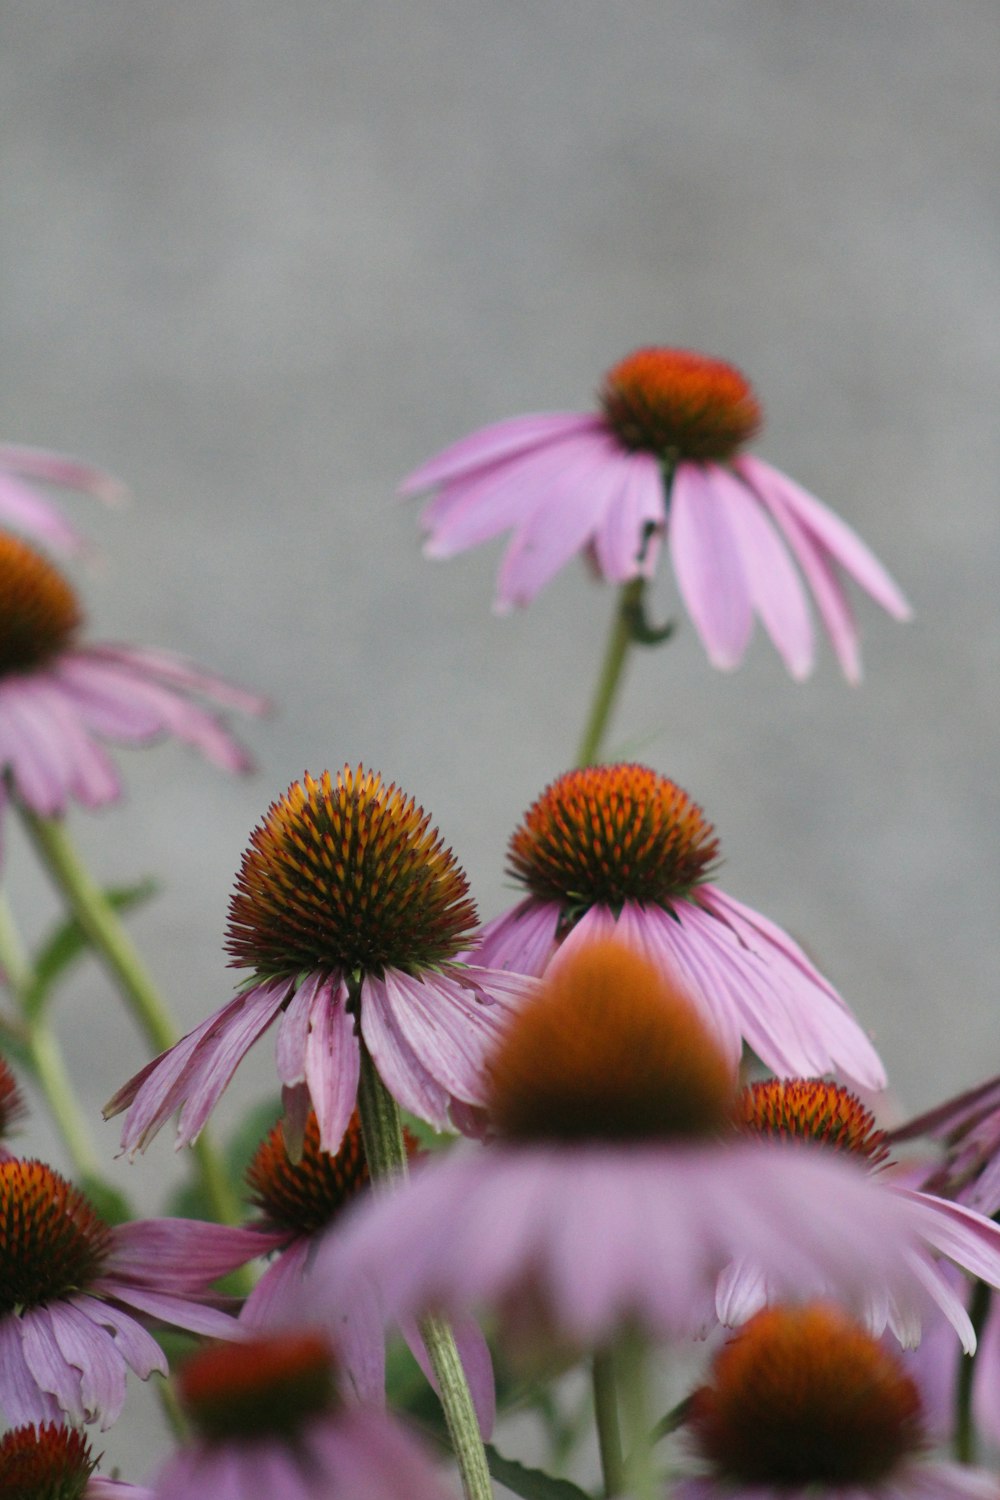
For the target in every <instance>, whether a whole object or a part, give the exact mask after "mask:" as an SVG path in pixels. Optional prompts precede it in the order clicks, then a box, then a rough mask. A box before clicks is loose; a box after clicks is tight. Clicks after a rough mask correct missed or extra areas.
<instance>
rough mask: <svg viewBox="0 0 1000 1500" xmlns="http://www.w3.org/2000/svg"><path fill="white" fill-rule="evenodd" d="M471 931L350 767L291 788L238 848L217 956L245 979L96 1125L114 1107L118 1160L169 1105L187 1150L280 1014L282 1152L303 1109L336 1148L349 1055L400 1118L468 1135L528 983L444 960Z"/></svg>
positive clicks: (354, 1069)
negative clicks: (400, 1111)
mask: <svg viewBox="0 0 1000 1500" xmlns="http://www.w3.org/2000/svg"><path fill="white" fill-rule="evenodd" d="M476 921H477V918H476V909H475V907H474V905H473V903H472V901H471V899H470V898H469V894H468V882H467V880H466V878H465V874H464V872H463V871H462V869H461V868H460V866H459V865H458V863H457V861H456V859H455V856H454V855H453V854H452V852H451V850H450V849H448V848H446V847H445V845H444V844H443V843H442V841H441V839H440V838H439V836H438V833H437V830H436V829H434V828H431V826H430V818H429V817H428V816H427V814H426V813H425V812H424V810H423V808H421V807H418V806H417V805H416V803H415V802H414V800H413V798H412V797H406V796H405V795H404V793H403V792H401V791H399V790H398V789H397V788H396V786H395V785H388V786H387V785H386V784H385V782H383V780H382V778H381V776H380V775H378V774H377V773H376V772H371V771H365V770H364V769H363V768H362V767H361V766H359V767H358V769H357V771H352V770H351V769H350V767H349V766H345V767H344V769H343V771H341V772H339V773H338V775H337V777H336V780H334V779H333V778H331V776H330V773H329V772H328V771H326V772H324V773H323V775H322V776H321V777H320V779H319V781H314V780H313V778H312V777H311V776H309V775H306V776H305V778H304V779H303V780H302V781H301V782H295V783H294V784H293V785H292V786H291V787H290V788H289V789H288V792H287V793H286V794H285V796H284V797H282V798H281V799H280V800H279V801H277V802H274V803H272V805H271V807H270V808H269V810H268V813H267V816H266V817H265V819H264V821H263V823H261V824H260V826H259V827H257V828H256V829H255V830H254V832H253V833H252V834H251V841H250V847H249V849H248V850H247V852H246V854H245V855H244V857H243V867H242V869H241V871H240V874H239V877H238V879H237V883H236V892H235V894H234V896H233V898H232V901H231V903H230V909H229V940H228V948H229V951H230V953H232V955H233V962H234V964H236V965H239V966H245V967H249V968H252V969H253V970H254V971H255V973H254V978H253V979H252V980H251V981H250V982H249V983H248V984H245V985H244V986H243V988H242V989H241V991H240V993H239V994H238V995H236V997H235V998H234V999H232V1000H230V1001H229V1003H228V1004H227V1005H224V1006H223V1007H222V1008H221V1010H218V1011H216V1012H215V1014H214V1015H212V1016H210V1017H209V1019H208V1020H207V1021H205V1022H203V1023H202V1025H201V1026H199V1027H197V1028H196V1029H195V1030H194V1031H192V1032H189V1034H188V1035H187V1036H186V1037H183V1038H182V1039H181V1041H179V1042H178V1043H177V1044H176V1046H174V1047H171V1048H170V1049H169V1051H167V1052H164V1053H162V1054H161V1055H160V1056H159V1057H157V1058H155V1059H154V1060H153V1062H151V1063H149V1064H148V1065H147V1066H146V1067H145V1068H143V1070H142V1071H141V1072H140V1073H138V1074H137V1075H136V1076H135V1077H134V1078H133V1079H132V1080H131V1081H130V1082H129V1083H127V1084H126V1085H125V1087H124V1088H123V1089H121V1090H119V1092H118V1093H117V1094H116V1095H115V1097H114V1098H113V1099H112V1100H111V1101H110V1103H109V1104H108V1106H107V1108H106V1111H105V1113H106V1114H109V1115H110V1114H117V1113H118V1112H119V1111H120V1110H122V1109H125V1108H126V1107H128V1111H129V1112H128V1115H127V1116H126V1119H125V1127H124V1130H123V1133H122V1148H123V1149H124V1150H126V1151H135V1150H138V1149H140V1148H141V1147H143V1146H144V1145H145V1144H146V1142H147V1141H148V1140H149V1139H150V1137H151V1136H152V1135H154V1134H155V1132H156V1131H157V1130H159V1128H160V1126H161V1125H162V1124H163V1123H164V1122H165V1121H166V1120H167V1119H169V1117H170V1116H171V1115H172V1114H173V1112H174V1111H175V1110H176V1109H178V1108H180V1106H181V1105H183V1110H182V1113H181V1117H180V1124H179V1129H178V1145H183V1144H186V1143H188V1142H190V1141H192V1140H194V1138H195V1137H196V1136H197V1134H198V1132H199V1131H200V1130H201V1128H202V1126H203V1125H204V1123H205V1121H206V1119H207V1118H208V1116H209V1114H210V1112H211V1110H212V1108H213V1107H214V1105H215V1102H216V1100H217V1099H218V1098H219V1095H220V1094H221V1093H222V1091H223V1089H224V1088H225V1087H226V1084H227V1083H228V1082H229V1080H230V1078H231V1077H232V1075H233V1073H234V1071H235V1069H236V1067H237V1065H238V1064H239V1062H240V1060H241V1059H242V1058H243V1057H244V1055H245V1054H246V1052H247V1051H248V1049H249V1048H250V1047H251V1045H252V1044H253V1043H254V1042H255V1041H256V1040H257V1038H258V1037H259V1036H260V1035H261V1034H262V1033H263V1032H264V1031H266V1029H267V1028H268V1026H270V1025H271V1024H272V1022H273V1021H275V1020H276V1019H277V1018H278V1016H279V1015H280V1016H281V1025H280V1027H279V1030H278V1040H277V1063H278V1075H279V1077H280V1079H281V1082H282V1084H283V1086H284V1098H285V1112H286V1122H287V1123H286V1139H288V1140H289V1141H290V1143H291V1144H292V1145H293V1147H294V1145H295V1143H296V1142H297V1140H298V1139H299V1138H300V1137H301V1132H302V1129H303V1127H304V1124H305V1118H306V1115H307V1113H308V1109H309V1105H310V1103H311V1104H312V1106H313V1108H314V1109H315V1111H316V1114H317V1116H318V1119H319V1126H320V1143H321V1146H322V1149H323V1150H324V1151H336V1149H337V1147H338V1146H339V1145H340V1142H341V1141H342V1139H343V1137H344V1132H345V1130H346V1129H347V1123H348V1121H349V1120H350V1118H351V1113H352V1111H353V1109H354V1105H355V1101H356V1097H357V1089H358V1076H359V1068H360V1042H361V1041H363V1042H364V1045H365V1046H366V1047H367V1049H368V1051H369V1053H370V1054H371V1056H372V1058H373V1059H374V1062H375V1066H376V1068H377V1070H378V1073H379V1075H380V1077H381V1079H382V1082H383V1083H384V1084H385V1086H386V1088H388V1090H389V1092H390V1093H391V1094H392V1095H393V1096H394V1097H395V1098H396V1100H397V1101H398V1102H399V1103H400V1104H401V1105H403V1107H404V1108H405V1109H408V1110H410V1111H411V1112H412V1113H413V1114H415V1115H418V1116H419V1117H420V1118H421V1119H424V1120H427V1121H429V1122H430V1123H431V1124H432V1125H434V1126H436V1127H437V1128H438V1129H443V1128H445V1127H447V1126H449V1125H454V1126H456V1127H457V1128H459V1129H474V1128H476V1112H477V1110H478V1109H480V1107H481V1106H482V1104H483V1098H484V1095H483V1080H482V1058H483V1053H484V1050H486V1049H487V1048H488V1047H489V1046H490V1045H491V1044H492V1043H493V1041H494V1040H495V1038H496V1036H497V1034H498V1032H499V1027H500V1021H501V1018H502V1017H503V1016H504V1015H505V1014H506V1011H507V1008H508V1007H507V1004H506V1002H507V1000H508V999H509V998H512V997H515V996H520V995H521V994H522V993H523V991H524V988H525V985H526V983H527V981H524V980H523V979H514V978H512V976H510V975H507V974H500V973H497V974H492V973H487V972H485V971H484V970H482V969H477V968H471V967H469V966H467V965H465V964H463V963H459V962H456V959H457V958H458V955H459V954H460V953H461V952H462V950H463V949H465V948H467V947H468V946H469V943H470V941H471V939H472V937H473V935H474V932H475V927H476Z"/></svg>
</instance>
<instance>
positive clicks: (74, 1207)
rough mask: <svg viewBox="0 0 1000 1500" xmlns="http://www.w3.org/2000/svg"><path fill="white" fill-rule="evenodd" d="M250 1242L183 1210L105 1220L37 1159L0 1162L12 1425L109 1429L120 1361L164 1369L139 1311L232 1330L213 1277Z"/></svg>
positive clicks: (224, 1333)
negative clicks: (171, 1215) (61, 1423)
mask: <svg viewBox="0 0 1000 1500" xmlns="http://www.w3.org/2000/svg"><path fill="white" fill-rule="evenodd" d="M241 1236H242V1238H240V1237H241ZM257 1249H258V1247H257V1243H256V1241H255V1239H254V1237H253V1236H252V1235H250V1236H248V1235H247V1234H246V1232H245V1231H240V1230H232V1229H225V1228H220V1227H219V1226H217V1225H215V1224H208V1223H202V1222H201V1221H195V1220H189V1219H164V1220H156V1219H151V1220H135V1221H133V1222H131V1223H128V1224H120V1225H116V1226H114V1227H109V1226H108V1225H107V1224H105V1223H104V1222H103V1220H102V1219H100V1218H99V1217H98V1215H97V1214H96V1213H95V1212H94V1210H93V1208H92V1207H91V1205H90V1203H89V1202H88V1201H87V1199H86V1198H85V1197H84V1195H83V1194H82V1193H81V1192H80V1191H79V1190H78V1189H77V1188H75V1187H73V1186H72V1185H71V1184H70V1183H68V1182H66V1181H65V1180H64V1179H63V1178H62V1177H60V1176H59V1174H58V1173H57V1172H53V1171H52V1169H51V1168H50V1167H48V1166H46V1165H45V1163H44V1162H40V1161H21V1160H19V1159H17V1158H14V1157H11V1158H9V1159H8V1160H6V1161H2V1162H0V1408H2V1409H3V1411H4V1412H5V1414H6V1416H7V1418H8V1419H9V1420H10V1421H11V1422H14V1423H28V1422H51V1421H57V1420H58V1419H59V1418H60V1417H61V1416H62V1415H63V1414H65V1415H66V1416H67V1417H69V1418H70V1420H71V1421H73V1422H90V1421H100V1423H101V1426H102V1427H109V1426H110V1425H111V1423H112V1422H113V1421H114V1420H115V1419H116V1417H117V1416H118V1413H119V1412H120V1411H121V1407H122V1402H123V1401H124V1399H125V1374H126V1370H127V1369H132V1370H134V1371H135V1373H136V1374H137V1375H139V1376H140V1378H141V1379H143V1380H145V1379H146V1377H147V1376H148V1375H150V1374H151V1373H152V1371H153V1370H159V1371H160V1372H161V1373H162V1372H165V1371H166V1362H165V1360H164V1357H163V1354H162V1351H161V1350H160V1347H159V1345H158V1344H157V1343H156V1341H155V1339H153V1338H152V1337H151V1335H150V1334H149V1333H147V1332H146V1329H145V1327H144V1326H143V1324H142V1323H141V1322H140V1321H138V1320H137V1319H138V1318H143V1317H147V1316H148V1317H151V1318H155V1319H156V1320H157V1321H159V1322H162V1323H167V1324H172V1325H173V1326H175V1327H177V1328H187V1329H190V1330H191V1331H192V1332H195V1333H207V1334H210V1335H213V1336H214V1337H216V1338H234V1337H236V1336H237V1334H238V1333H239V1331H240V1330H239V1327H238V1325H237V1323H236V1322H235V1320H234V1319H233V1318H231V1317H229V1316H228V1315H227V1314H225V1313H223V1312H219V1311H216V1309H215V1308H214V1307H213V1306H211V1305H210V1304H211V1303H212V1302H214V1301H217V1300H218V1298H217V1296H216V1293H215V1292H214V1291H213V1290H212V1282H213V1281H215V1280H216V1279H217V1278H218V1277H219V1276H221V1275H223V1274H225V1273H226V1272H227V1271H231V1270H233V1269H234V1267H235V1266H237V1265H241V1264H242V1263H243V1262H244V1261H246V1260H248V1259H250V1258H251V1257H252V1256H253V1255H254V1254H256V1253H257Z"/></svg>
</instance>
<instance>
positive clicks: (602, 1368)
mask: <svg viewBox="0 0 1000 1500" xmlns="http://www.w3.org/2000/svg"><path fill="white" fill-rule="evenodd" d="M591 1383H592V1385H593V1391H594V1419H595V1422H596V1425H597V1445H598V1448H599V1450H600V1454H601V1473H602V1475H603V1476H604V1493H605V1495H607V1496H611V1495H617V1494H620V1493H621V1488H622V1484H623V1482H624V1479H625V1460H624V1457H623V1455H622V1433H621V1423H620V1422H619V1420H618V1384H617V1381H616V1379H615V1361H614V1354H613V1353H612V1351H611V1350H610V1349H599V1350H598V1351H597V1353H596V1354H595V1355H594V1357H593V1360H592V1361H591Z"/></svg>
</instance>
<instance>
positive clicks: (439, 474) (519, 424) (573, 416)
mask: <svg viewBox="0 0 1000 1500" xmlns="http://www.w3.org/2000/svg"><path fill="white" fill-rule="evenodd" d="M600 426H602V424H601V422H600V421H599V419H598V418H596V417H594V416H591V415H589V414H584V413H581V412H536V413H531V414H529V415H526V416H523V417H511V418H509V419H508V420H507V421H505V422H494V423H492V424H491V425H490V426H488V427H480V428H479V429H478V430H477V431H476V432H473V433H470V434H469V436H468V437H464V438H462V439H460V441H459V442H457V443H452V444H451V446H450V447H448V448H443V449H442V450H441V452H440V453H438V454H436V455H435V456H434V458H430V459H428V460H427V462H426V463H424V464H421V466H420V468H419V469H414V470H413V472H412V473H410V474H408V475H407V476H406V478H405V479H404V480H403V481H402V483H401V484H400V486H399V493H400V494H401V495H416V494H419V493H420V491H421V490H430V489H437V488H438V487H439V486H440V485H442V484H447V483H448V482H449V481H450V480H454V479H460V478H463V477H464V476H465V475H466V474H471V473H474V472H475V471H476V470H477V469H483V468H486V467H488V466H490V465H492V464H499V463H503V462H504V461H505V460H507V459H510V458H513V457H515V456H516V455H518V454H521V453H525V452H527V451H529V450H530V449H532V448H540V447H544V446H546V445H547V444H548V443H551V442H558V441H560V440H561V439H563V438H567V437H575V436H576V435H577V434H578V433H581V432H592V431H594V430H595V429H596V428H598V427H600Z"/></svg>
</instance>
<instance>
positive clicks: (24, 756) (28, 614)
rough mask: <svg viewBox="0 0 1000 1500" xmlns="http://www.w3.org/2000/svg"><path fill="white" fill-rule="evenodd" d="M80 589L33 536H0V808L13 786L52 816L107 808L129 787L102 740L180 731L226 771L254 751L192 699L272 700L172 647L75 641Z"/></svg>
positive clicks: (232, 704) (136, 739)
mask: <svg viewBox="0 0 1000 1500" xmlns="http://www.w3.org/2000/svg"><path fill="white" fill-rule="evenodd" d="M82 623H83V616H82V613H81V610H80V605H79V602H78V600H77V597H76V594H75V593H74V591H73V589H72V588H71V587H70V585H69V584H68V583H67V582H66V580H65V579H64V578H63V577H62V575H61V574H60V573H59V572H58V571H57V570H56V569H55V568H54V567H53V566H52V564H51V563H50V562H49V561H48V560H47V559H46V558H44V557H42V556H41V555H40V554H39V553H37V552H35V551H33V550H32V548H30V547H29V546H28V545H27V544H26V543H25V542H22V541H20V540H18V539H17V538H15V537H11V536H3V535H0V813H2V811H3V806H4V803H5V801H6V799H7V797H8V795H12V796H13V797H14V798H16V799H17V800H18V801H19V802H21V803H23V804H24V805H25V806H26V807H28V808H30V809H31V810H32V811H33V812H36V813H38V814H40V815H41V816H43V817H54V816H55V815H57V814H60V813H64V812H65V811H66V809H67V806H68V805H69V802H70V799H71V798H75V799H76V800H77V801H78V802H81V803H83V805H84V806H86V807H100V806H102V805H103V804H104V803H107V802H114V801H116V800H117V798H118V797H119V796H120V795H121V783H120V781H119V778H118V773H117V771H116V770H115V767H114V765H113V763H112V761H111V758H110V756H109V755H108V753H107V751H106V750H105V748H104V745H103V744H102V741H103V740H106V739H107V740H112V741H116V742H117V743H120V744H130V745H145V744H148V743H149V742H150V741H151V740H155V739H159V738H161V737H162V736H163V735H168V734H169V735H172V736H173V737H174V738H175V739H178V740H181V741H183V742H184V743H185V744H188V745H193V746H194V747H195V749H197V750H200V751H201V753H202V755H204V756H205V758H206V760H210V761H212V762H213V763H214V764H215V765H217V766H221V767H222V769H223V770H225V771H246V770H248V769H249V767H250V761H249V758H248V757H247V754H246V752H245V751H244V750H243V749H242V748H241V747H240V746H239V745H238V744H237V743H236V741H235V740H234V739H232V738H231V736H230V735H229V734H228V733H227V732H226V730H225V729H224V728H223V726H222V725H221V723H220V722H219V720H218V719H217V718H216V717H215V716H214V715H213V714H211V713H208V712H207V711H206V710H205V709H204V708H201V707H199V706H198V705H197V704H196V703H195V702H193V701H192V698H191V695H192V694H202V695H204V696H205V697H207V698H209V699H211V700H214V701H215V702H216V703H218V704H219V705H220V706H222V707H225V708H236V709H241V710H242V711H243V712H245V713H261V712H263V710H264V709H265V707H266V704H265V703H264V700H263V699H261V698H257V697H254V696H253V695H252V694H250V693H245V692H243V691H242V690H240V689H239V688H235V687H233V686H231V685H230V684H229V683H227V682H223V681H222V680H221V679H220V678H218V677H212V676H210V675H209V674H208V673H205V672H202V671H201V670H200V669H199V668H197V667H195V666H192V665H191V663H189V662H187V661H185V660H184V659H183V658H182V657H179V656H174V655H172V654H171V653H169V652H165V651H155V650H149V649H143V648H140V647H135V646H108V645H105V646H84V645H79V644H77V636H78V633H79V630H80V627H81V625H82Z"/></svg>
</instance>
